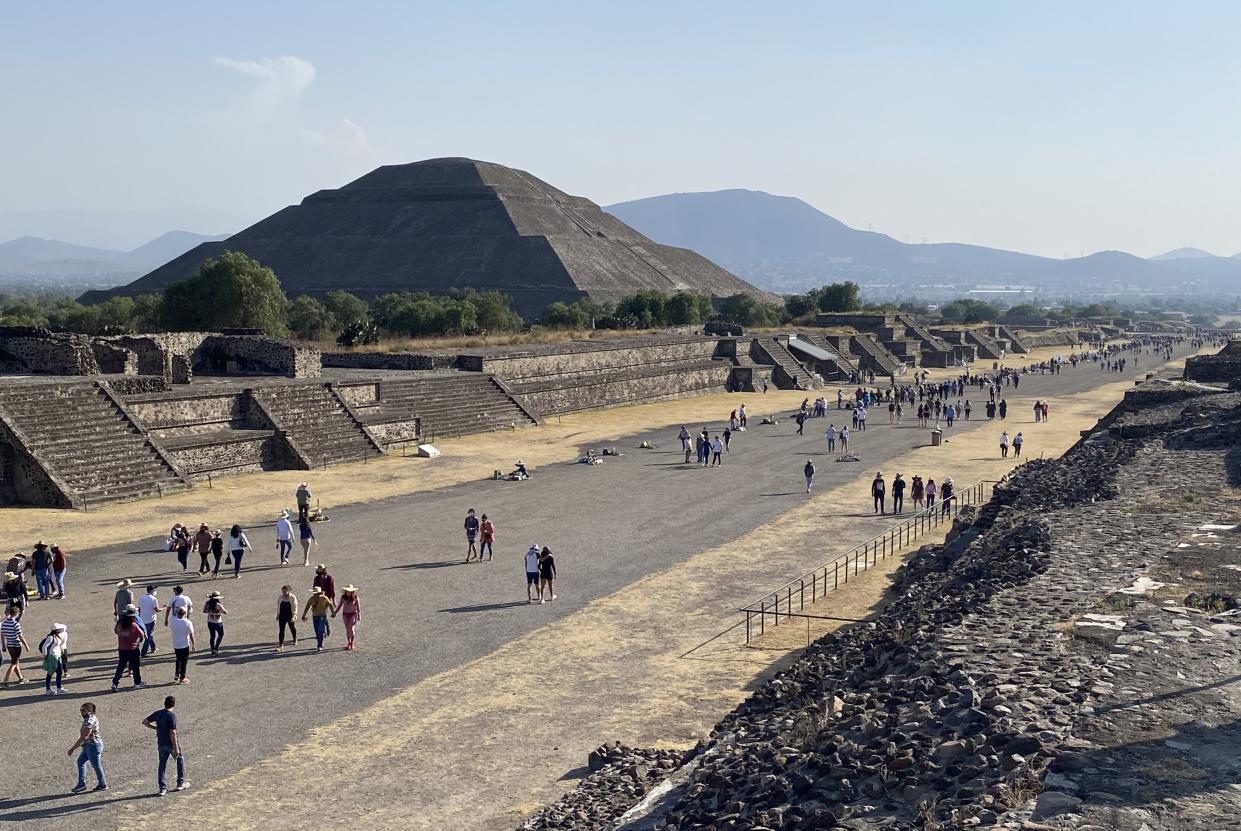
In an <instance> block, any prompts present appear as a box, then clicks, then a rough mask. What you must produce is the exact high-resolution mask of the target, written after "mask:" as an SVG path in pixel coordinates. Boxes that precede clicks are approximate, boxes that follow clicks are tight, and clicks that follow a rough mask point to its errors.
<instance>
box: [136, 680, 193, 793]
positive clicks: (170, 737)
mask: <svg viewBox="0 0 1241 831" xmlns="http://www.w3.org/2000/svg"><path fill="white" fill-rule="evenodd" d="M176 709H177V699H176V696H171V695H169V696H166V697H165V698H164V709H162V710H156V711H155V712H154V713H151V715H149V716H147V717H146V718H144V719H143V720H142V726H143V727H146V728H147V729H149V730H154V731H155V747H156V749H157V750H158V751H159V795H160V796H165V795H167V793H168V783H167V780H166V779H164V775H165V773H167V771H168V759H169V758H173V759H176V761H177V790H179V791H183V790H185V789H186V788H188V787H189V786H190V783H189V782H187V781H186V779H185V754H184V753H182V752H181V740H180V737H179V736H178V735H177V714H176V712H175V711H176Z"/></svg>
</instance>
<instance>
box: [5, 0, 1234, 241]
mask: <svg viewBox="0 0 1241 831" xmlns="http://www.w3.org/2000/svg"><path fill="white" fill-rule="evenodd" d="M1238 31H1241V3H1236V2H1220V3H1211V2H1193V1H1192V0H1190V1H1189V2H1183V3H1175V4H1174V3H1167V2H1163V3H1144V2H1132V1H1131V0H1126V2H1090V3H1082V2H1080V1H1079V2H1068V3H1059V2H1046V0H1044V2H1039V3H1015V2H998V3H997V2H994V0H988V2H930V3H928V2H919V3H914V2H908V3H887V2H876V0H857V2H852V3H828V2H806V3H776V2H770V3H767V2H764V3H756V2H735V3H734V2H718V1H717V2H702V3H669V2H650V3H647V2H636V1H635V0H629V1H628V2H624V3H619V2H617V3H609V4H604V3H583V2H565V3H548V2H537V0H526V2H521V3H514V2H506V3H465V2H461V3H451V4H450V3H444V2H437V3H426V4H422V3H415V2H393V3H380V2H367V0H356V2H351V3H341V2H334V3H315V2H296V3H295V2H283V3H282V2H263V3H253V2H248V3H236V2H225V0H215V2H211V3H199V4H185V3H168V2H159V3H143V2H132V1H130V0H127V2H124V3H100V2H76V3H75V2H60V3H21V4H18V3H9V4H5V5H4V6H3V9H2V10H0V115H2V121H0V124H2V125H3V126H2V127H0V238H7V237H12V236H17V235H19V234H22V233H32V234H38V235H43V236H60V237H62V238H65V239H69V240H70V241H73V242H83V243H88V244H111V245H124V246H129V245H136V244H138V243H140V242H142V241H144V240H145V238H147V237H150V236H154V235H155V234H156V233H159V232H160V231H163V230H168V229H170V228H173V227H183V228H187V229H188V230H195V231H201V232H204V233H206V232H211V233H215V232H230V231H235V230H239V229H240V228H241V227H243V226H245V225H247V224H249V223H250V222H253V221H255V220H257V219H259V218H261V217H263V216H265V215H266V214H268V213H271V212H272V211H273V210H276V209H278V208H280V207H283V206H284V205H286V204H290V203H294V202H297V201H298V200H300V199H301V197H302V196H304V195H306V194H307V193H310V192H312V191H314V190H316V189H319V188H328V187H337V186H339V185H341V184H343V183H345V182H346V181H348V180H350V179H352V178H355V177H356V176H358V175H360V174H362V173H364V172H366V171H367V170H369V169H371V168H373V167H375V166H376V165H378V164H381V163H391V162H405V161H415V160H418V159H424V158H430V157H435V156H471V157H474V158H480V159H487V160H491V161H497V162H501V163H504V164H509V165H513V166H517V167H521V168H524V169H526V170H529V171H530V172H531V173H533V174H535V175H537V176H539V177H541V178H543V179H546V180H548V181H549V182H551V183H553V184H555V185H556V186H558V187H560V188H562V189H564V190H567V191H569V192H571V193H575V194H580V195H583V196H587V197H589V198H591V199H593V200H595V201H596V202H599V203H601V204H606V203H610V202H617V201H622V200H626V199H634V198H638V197H642V196H652V195H656V194H660V193H667V192H671V191H695V190H716V189H720V188H729V187H744V188H754V189H759V190H766V191H769V192H772V193H778V194H787V195H792V196H799V197H801V198H803V199H805V200H806V201H808V202H810V203H811V204H813V205H815V206H816V207H818V208H820V209H822V210H824V211H826V212H828V213H830V214H832V215H833V216H835V217H837V218H838V219H841V220H843V221H844V222H846V223H848V224H850V225H853V226H855V227H860V228H866V227H867V226H868V225H870V226H873V228H874V230H876V231H884V232H887V233H890V234H892V235H893V236H895V237H898V238H902V239H904V238H908V239H909V241H911V242H916V241H921V240H922V239H924V238H925V239H926V240H928V241H932V242H942V241H959V242H973V243H980V244H986V245H994V246H999V247H1005V248H1013V249H1019V250H1024V251H1029V252H1032V253H1038V254H1045V255H1050V256H1065V255H1072V256H1077V255H1078V254H1079V253H1080V252H1081V251H1086V252H1090V251H1094V250H1099V249H1106V248H1121V249H1125V250H1129V251H1133V252H1134V253H1137V254H1141V255H1151V254H1156V253H1159V252H1161V251H1163V250H1166V249H1169V248H1174V247H1177V246H1180V245H1193V246H1198V247H1201V248H1206V249H1208V250H1210V251H1213V252H1215V253H1220V254H1234V253H1237V252H1238V251H1241V223H1238V218H1239V217H1241V211H1239V210H1238V209H1239V208H1241V186H1239V185H1241V181H1239V180H1241V109H1239V102H1241V94H1239V93H1241V89H1239V87H1241V49H1238V48H1237V32H1238ZM47 212H51V213H47Z"/></svg>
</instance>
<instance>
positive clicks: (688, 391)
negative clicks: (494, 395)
mask: <svg viewBox="0 0 1241 831" xmlns="http://www.w3.org/2000/svg"><path fill="white" fill-rule="evenodd" d="M731 372H732V367H731V366H730V365H729V364H727V363H725V362H723V361H718V362H717V363H716V365H714V366H706V367H700V368H697V369H688V370H679V371H676V372H670V373H666V374H660V375H653V376H652V375H634V376H633V377H624V376H623V374H622V375H619V376H618V375H616V374H611V375H601V376H597V377H595V378H592V377H589V376H584V377H579V378H575V379H565V380H564V381H561V382H557V383H555V384H554V385H552V386H548V387H546V388H532V387H522V386H517V387H515V389H514V391H515V392H517V393H518V394H519V395H520V396H521V398H522V400H523V401H524V402H525V403H526V405H527V406H528V407H529V408H530V409H532V410H534V412H536V413H539V414H540V415H542V416H548V415H554V414H557V413H567V412H572V411H575V410H588V409H592V408H595V407H608V406H614V405H617V404H639V403H650V402H653V401H664V400H667V399H671V398H684V397H688V396H693V395H706V394H709V393H716V392H723V391H724V390H725V389H726V387H727V384H728V380H729V377H730V374H731Z"/></svg>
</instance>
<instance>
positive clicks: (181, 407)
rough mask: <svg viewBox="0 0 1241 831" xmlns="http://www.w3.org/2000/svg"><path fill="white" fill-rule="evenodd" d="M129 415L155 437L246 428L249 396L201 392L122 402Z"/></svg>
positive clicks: (240, 392) (241, 391) (220, 391)
mask: <svg viewBox="0 0 1241 831" xmlns="http://www.w3.org/2000/svg"><path fill="white" fill-rule="evenodd" d="M125 404H126V406H127V407H128V408H129V410H130V412H132V413H133V414H134V418H136V419H137V420H138V421H139V422H140V423H141V424H142V426H143V427H144V428H146V429H147V430H150V431H151V433H152V435H154V436H156V437H157V438H171V437H174V436H184V435H193V434H197V433H207V432H212V431H218V430H228V429H244V428H247V427H249V426H250V397H249V396H248V395H247V394H246V392H245V391H244V390H237V389H234V390H203V391H197V390H195V391H193V392H185V393H166V394H163V395H136V396H129V397H127V398H126V399H125Z"/></svg>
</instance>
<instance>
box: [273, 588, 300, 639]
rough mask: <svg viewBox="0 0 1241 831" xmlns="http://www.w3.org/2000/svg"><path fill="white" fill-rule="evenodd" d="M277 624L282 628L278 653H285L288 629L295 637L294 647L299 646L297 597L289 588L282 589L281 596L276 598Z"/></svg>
mask: <svg viewBox="0 0 1241 831" xmlns="http://www.w3.org/2000/svg"><path fill="white" fill-rule="evenodd" d="M276 623H277V624H278V625H279V627H280V639H279V641H277V643H276V651H277V652H283V651H284V630H285V629H286V628H288V630H289V632H290V633H291V635H292V637H293V645H294V646H296V645H297V595H295V594H293V589H291V588H289V587H288V586H281V587H280V596H279V597H278V598H276Z"/></svg>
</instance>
